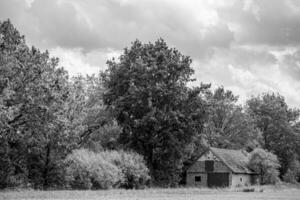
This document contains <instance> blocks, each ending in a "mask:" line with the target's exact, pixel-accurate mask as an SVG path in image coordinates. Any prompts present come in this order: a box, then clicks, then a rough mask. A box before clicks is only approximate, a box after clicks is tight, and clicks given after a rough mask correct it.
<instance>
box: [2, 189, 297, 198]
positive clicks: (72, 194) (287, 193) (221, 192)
mask: <svg viewBox="0 0 300 200" xmlns="http://www.w3.org/2000/svg"><path fill="white" fill-rule="evenodd" d="M261 190H263V191H261ZM299 198H300V189H297V188H277V187H264V188H255V191H254V192H243V191H242V189H198V188H179V189H145V190H82V191H80V190H75V191H74V190H60V191H57V190H55V191H36V190H20V191H2V192H0V199H1V200H8V199H28V200H30V199H32V200H33V199H34V200H37V199H101V200H143V199H145V200H196V199H197V200H219V199H220V200H243V199H244V200H250V199H251V200H281V199H282V200H299Z"/></svg>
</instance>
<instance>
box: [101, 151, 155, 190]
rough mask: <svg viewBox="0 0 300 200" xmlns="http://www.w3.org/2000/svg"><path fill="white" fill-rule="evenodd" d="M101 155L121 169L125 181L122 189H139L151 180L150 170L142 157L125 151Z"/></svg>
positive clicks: (107, 152)
mask: <svg viewBox="0 0 300 200" xmlns="http://www.w3.org/2000/svg"><path fill="white" fill-rule="evenodd" d="M101 154H102V155H103V157H105V158H106V159H107V160H109V161H110V162H111V163H113V164H114V165H116V166H117V167H118V168H119V169H121V171H122V174H123V177H124V179H123V181H122V183H121V185H120V187H123V188H127V189H129V188H136V189H138V188H141V187H144V186H145V185H146V184H147V182H148V181H149V180H150V176H149V170H148V168H147V166H146V165H145V161H144V159H143V157H142V156H141V155H139V154H137V153H134V152H125V151H105V152H102V153H101Z"/></svg>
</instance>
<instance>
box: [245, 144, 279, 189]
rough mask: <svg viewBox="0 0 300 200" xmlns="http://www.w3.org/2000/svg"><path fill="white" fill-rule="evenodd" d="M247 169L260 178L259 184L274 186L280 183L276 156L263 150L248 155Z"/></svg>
mask: <svg viewBox="0 0 300 200" xmlns="http://www.w3.org/2000/svg"><path fill="white" fill-rule="evenodd" d="M248 167H249V168H250V169H252V170H254V171H255V172H256V173H258V174H260V176H261V184H275V183H277V182H279V181H280V179H279V171H278V169H279V168H280V164H279V161H278V159H277V156H276V155H274V154H273V153H271V152H268V151H266V150H264V149H260V148H257V149H254V150H253V151H252V152H251V154H250V160H249V163H248Z"/></svg>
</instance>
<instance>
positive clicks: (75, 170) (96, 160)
mask: <svg viewBox="0 0 300 200" xmlns="http://www.w3.org/2000/svg"><path fill="white" fill-rule="evenodd" d="M66 165H67V169H66V174H67V175H66V176H67V177H66V181H67V183H68V184H69V185H70V187H71V188H74V189H91V188H93V189H107V188H111V187H113V186H116V185H117V184H118V183H120V182H122V179H123V175H122V173H121V170H120V169H119V168H118V167H117V166H115V165H114V164H112V163H111V162H109V161H107V160H106V159H105V158H103V156H102V155H101V154H96V153H94V152H92V151H88V150H85V149H80V150H75V151H73V152H72V154H70V155H69V156H68V157H67V158H66Z"/></svg>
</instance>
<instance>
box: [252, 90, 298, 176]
mask: <svg viewBox="0 0 300 200" xmlns="http://www.w3.org/2000/svg"><path fill="white" fill-rule="evenodd" d="M247 112H248V113H249V115H250V116H252V117H253V119H254V120H255V123H256V126H257V127H258V128H259V129H260V131H261V132H262V136H263V138H262V141H263V142H262V143H263V148H264V149H266V150H268V151H271V152H273V153H275V154H276V155H277V156H278V159H279V161H280V163H281V168H280V174H281V175H283V174H285V173H286V171H287V169H288V168H289V165H290V163H291V162H293V160H294V159H295V155H297V154H296V150H297V146H298V144H297V132H296V127H295V124H296V122H297V119H298V117H299V110H297V109H290V108H289V107H288V105H287V104H286V102H285V99H284V97H282V96H280V95H279V94H274V93H272V94H268V93H266V94H262V95H261V96H257V97H252V98H251V99H249V100H248V101H247Z"/></svg>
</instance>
